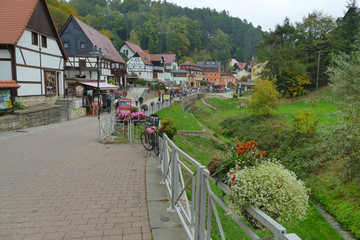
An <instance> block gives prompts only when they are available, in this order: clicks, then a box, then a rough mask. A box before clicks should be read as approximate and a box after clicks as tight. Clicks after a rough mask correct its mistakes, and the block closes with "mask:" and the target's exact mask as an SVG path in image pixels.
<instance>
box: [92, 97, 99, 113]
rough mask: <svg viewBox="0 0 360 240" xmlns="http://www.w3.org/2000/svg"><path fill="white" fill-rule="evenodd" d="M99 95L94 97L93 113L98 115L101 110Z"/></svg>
mask: <svg viewBox="0 0 360 240" xmlns="http://www.w3.org/2000/svg"><path fill="white" fill-rule="evenodd" d="M98 105H99V104H98V97H95V98H94V101H93V109H92V115H95V113H96V115H97V113H98V111H99V106H98Z"/></svg>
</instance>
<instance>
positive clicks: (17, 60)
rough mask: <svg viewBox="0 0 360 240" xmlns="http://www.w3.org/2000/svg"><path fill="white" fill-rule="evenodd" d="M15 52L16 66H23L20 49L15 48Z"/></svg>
mask: <svg viewBox="0 0 360 240" xmlns="http://www.w3.org/2000/svg"><path fill="white" fill-rule="evenodd" d="M15 52H16V63H18V64H25V62H24V60H23V57H22V55H21V53H20V49H19V48H15Z"/></svg>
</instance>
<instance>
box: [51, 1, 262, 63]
mask: <svg viewBox="0 0 360 240" xmlns="http://www.w3.org/2000/svg"><path fill="white" fill-rule="evenodd" d="M47 1H48V4H49V7H50V10H51V13H52V14H53V18H54V20H55V21H56V23H57V24H58V27H59V29H60V28H61V27H62V25H63V24H64V23H65V21H66V19H67V18H68V16H70V14H74V15H77V16H79V17H81V19H82V20H84V21H85V22H87V23H88V24H90V25H91V26H92V27H94V28H96V29H97V30H102V32H103V33H105V34H107V35H108V36H109V37H110V39H111V40H112V41H113V43H114V44H115V45H116V46H119V45H120V44H121V43H122V42H123V41H126V40H128V39H131V41H132V42H135V43H138V44H140V46H141V48H143V49H148V50H150V52H151V53H176V54H177V57H178V59H179V62H180V63H181V62H184V61H186V60H188V59H190V60H193V61H197V60H202V61H214V60H218V61H221V62H222V64H223V66H225V67H227V66H226V64H225V63H227V62H228V60H229V59H230V58H231V57H233V58H235V59H237V60H238V61H249V60H250V59H251V57H252V56H253V55H254V54H255V52H256V49H255V46H256V45H257V44H259V42H260V41H261V40H262V33H263V32H262V30H261V27H260V26H258V27H254V26H253V25H252V24H251V23H248V22H247V21H246V20H245V19H244V20H241V19H239V18H235V17H231V16H229V14H228V12H225V11H222V12H217V11H216V10H212V9H209V8H203V9H198V8H195V9H189V8H183V7H180V6H177V5H175V4H172V3H168V2H166V1H163V2H161V1H157V2H155V1H150V0H124V1H120V0H69V1H68V2H69V4H68V3H66V2H65V1H64V0H47ZM189 57H190V58H189Z"/></svg>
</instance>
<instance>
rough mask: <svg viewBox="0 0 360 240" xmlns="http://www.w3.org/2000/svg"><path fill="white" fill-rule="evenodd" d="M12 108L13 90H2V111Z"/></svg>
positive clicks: (0, 99)
mask: <svg viewBox="0 0 360 240" xmlns="http://www.w3.org/2000/svg"><path fill="white" fill-rule="evenodd" d="M10 108H12V103H11V90H10V89H7V90H0V110H6V109H10Z"/></svg>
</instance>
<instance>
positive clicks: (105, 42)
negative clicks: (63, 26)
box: [0, 0, 125, 63]
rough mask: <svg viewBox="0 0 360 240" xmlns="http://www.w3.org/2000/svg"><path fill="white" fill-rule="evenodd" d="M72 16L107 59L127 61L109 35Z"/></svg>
mask: <svg viewBox="0 0 360 240" xmlns="http://www.w3.org/2000/svg"><path fill="white" fill-rule="evenodd" d="M0 1H2V0H0ZM71 17H73V18H74V19H75V21H76V22H77V23H78V24H79V26H80V28H81V29H82V30H83V32H84V33H85V35H86V36H87V37H88V39H89V40H90V42H91V43H92V44H93V45H96V46H97V48H101V51H102V53H103V55H104V57H105V58H106V59H109V60H112V61H114V62H120V63H125V61H124V59H123V58H122V57H121V56H120V54H119V53H118V51H117V50H116V49H115V47H114V45H113V44H112V43H111V41H110V39H109V38H108V37H107V36H105V35H104V34H102V33H100V32H99V31H97V30H95V29H94V28H92V27H91V26H89V25H87V24H86V23H84V22H83V21H81V20H80V19H78V18H77V17H75V16H70V18H71Z"/></svg>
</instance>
